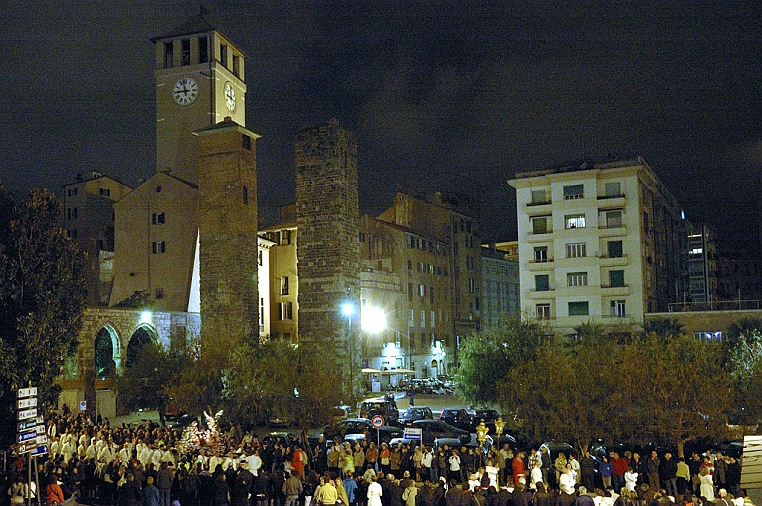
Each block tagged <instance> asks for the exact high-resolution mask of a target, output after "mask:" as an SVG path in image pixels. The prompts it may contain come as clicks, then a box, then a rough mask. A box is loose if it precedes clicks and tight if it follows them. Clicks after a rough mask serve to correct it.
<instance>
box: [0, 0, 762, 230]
mask: <svg viewBox="0 0 762 506" xmlns="http://www.w3.org/2000/svg"><path fill="white" fill-rule="evenodd" d="M204 5H205V6H206V7H207V8H208V9H209V10H210V11H211V13H210V14H209V15H208V16H207V18H208V19H209V20H210V22H211V23H212V24H213V25H215V26H216V27H217V28H218V29H219V30H220V31H221V32H222V33H224V34H226V35H227V36H228V37H230V38H231V40H233V41H234V42H235V43H236V44H237V45H238V46H239V47H240V48H241V49H242V50H243V51H244V52H246V53H247V54H248V56H249V59H248V60H247V62H246V76H247V78H246V81H247V85H248V90H249V91H248V94H247V98H246V102H247V128H248V129H249V130H252V131H254V132H256V133H258V134H260V135H262V138H261V139H260V140H259V141H258V168H259V178H260V183H259V184H260V187H259V191H260V204H261V206H262V213H264V215H265V216H273V215H274V209H276V207H277V206H278V205H281V204H285V203H288V202H290V201H292V200H293V198H294V197H293V138H294V134H295V132H296V131H297V130H298V129H300V128H301V127H303V126H305V125H316V124H321V123H324V122H326V121H328V120H329V119H330V118H332V117H335V118H337V119H339V121H340V122H341V124H342V125H343V126H345V127H347V128H349V129H351V130H354V131H355V132H356V133H357V135H358V141H359V156H360V162H359V178H360V202H361V204H360V205H361V211H362V212H365V213H370V214H377V213H379V212H380V211H381V210H383V209H384V208H386V207H388V206H389V205H391V203H392V197H393V195H394V192H395V190H396V189H398V188H399V189H401V190H404V191H406V192H408V193H412V194H414V195H415V194H419V193H422V192H433V191H437V190H443V191H450V190H454V191H461V192H464V193H467V194H470V195H472V196H473V197H476V198H477V199H478V201H479V202H480V203H481V212H482V221H483V225H484V235H485V237H486V238H488V239H502V240H506V239H515V237H516V230H515V220H516V218H515V214H516V209H515V199H514V196H513V190H512V189H511V188H510V187H509V186H508V185H507V184H506V180H507V179H509V178H510V177H512V175H513V174H514V173H515V172H516V171H525V170H535V169H540V168H542V167H544V166H547V165H555V164H558V163H561V162H565V161H570V160H574V159H579V158H581V157H585V156H593V155H604V156H605V155H607V154H608V153H612V154H614V155H615V156H619V157H631V156H637V155H640V156H642V157H643V158H644V159H645V160H646V161H647V162H648V163H649V164H650V165H651V167H652V168H653V169H654V171H655V172H656V173H657V175H658V176H659V177H660V178H661V179H662V180H663V181H664V182H665V183H666V184H667V186H668V187H669V188H670V190H671V191H672V193H673V194H674V195H675V197H676V198H677V199H678V201H679V202H680V203H681V204H682V205H683V207H684V208H685V210H686V213H687V215H688V218H689V219H691V220H692V221H697V222H698V221H702V220H705V221H707V222H709V223H710V224H712V225H714V226H715V227H716V228H717V229H718V231H719V232H721V234H723V235H724V236H726V237H732V238H734V239H738V238H741V237H744V236H745V235H746V233H747V232H748V231H749V230H750V228H756V225H755V226H754V227H750V222H749V217H750V216H751V214H750V213H752V210H753V209H754V208H755V207H756V202H757V201H758V199H759V195H760V194H762V192H760V191H759V190H760V188H762V186H761V184H762V6H761V5H760V3H759V2H756V1H738V2H735V1H716V2H704V1H694V0H684V1H680V2H672V1H659V2H645V1H619V0H612V1H607V2H603V1H584V0H577V1H572V2H558V1H543V2H540V1H537V2H507V1H491V2H490V1H485V2H457V1H416V0H407V1H383V0H376V1H352V0H347V1H344V2H338V1H323V0H299V1H289V0H277V1H272V0H261V1H244V0H236V1H234V0H230V1H227V0H213V1H210V0H207V1H205V2H204ZM198 6H199V4H198V2H196V1H186V0H174V1H173V0H154V1H148V0H146V1H137V0H135V1H120V0H111V1H108V0H89V1H88V0H74V1H66V2H64V1H60V0H53V1H43V0H29V1H27V2H3V9H2V18H3V23H2V25H3V31H2V34H1V35H0V40H2V44H1V45H0V47H2V48H3V55H4V58H3V66H4V68H3V71H2V72H0V114H1V116H0V181H2V182H3V184H4V185H5V186H6V188H8V189H10V190H12V191H14V192H16V193H18V194H22V195H23V194H24V193H25V192H26V191H27V190H29V189H30V188H31V187H33V186H47V187H49V188H51V189H52V190H53V191H54V192H55V193H57V194H60V193H61V187H62V185H63V184H65V183H69V182H72V181H73V179H74V177H75V175H76V174H77V173H82V174H84V173H86V172H88V171H90V170H99V171H101V172H103V173H104V174H106V175H110V176H112V177H114V178H115V179H118V180H120V181H122V182H124V183H126V184H129V185H132V186H135V185H137V182H138V180H139V178H145V177H148V176H150V175H151V174H153V173H154V172H155V167H154V164H155V158H154V150H155V141H154V121H155V107H154V78H153V66H154V46H153V44H152V43H151V42H150V41H149V38H150V37H152V36H155V35H159V34H162V33H165V32H167V31H169V30H171V29H173V28H175V27H176V26H179V25H180V24H182V23H183V22H185V21H187V20H188V19H190V18H191V17H193V16H195V15H197V14H198V12H199V8H198ZM755 219H756V218H755Z"/></svg>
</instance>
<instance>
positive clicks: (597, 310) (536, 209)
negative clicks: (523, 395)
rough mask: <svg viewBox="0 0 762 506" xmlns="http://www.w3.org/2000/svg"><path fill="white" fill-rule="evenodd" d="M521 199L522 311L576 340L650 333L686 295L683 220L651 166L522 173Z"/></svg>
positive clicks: (590, 164)
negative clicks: (644, 328)
mask: <svg viewBox="0 0 762 506" xmlns="http://www.w3.org/2000/svg"><path fill="white" fill-rule="evenodd" d="M508 183H509V184H510V185H511V186H512V187H513V188H515V189H516V206H517V215H518V237H519V261H520V268H519V270H520V277H521V280H520V287H521V306H522V311H525V312H527V313H530V314H534V315H536V317H537V318H540V319H547V320H550V322H551V324H552V326H553V327H554V328H555V329H556V330H558V331H560V332H562V333H568V334H574V333H575V330H574V329H575V327H577V326H579V325H580V324H582V323H585V322H596V323H602V324H615V323H616V324H619V323H630V322H633V323H635V322H636V323H642V322H643V317H644V316H643V315H644V314H645V313H648V312H656V311H660V310H662V311H663V310H666V309H667V307H668V304H669V303H670V302H674V301H677V300H680V297H681V296H682V294H683V291H684V290H685V289H686V273H687V269H686V266H685V258H684V254H683V252H684V251H685V243H686V238H687V234H686V231H685V225H684V217H683V214H682V211H681V209H680V207H679V206H678V204H677V202H676V201H675V199H674V198H673V197H672V195H671V194H670V193H669V191H668V190H667V188H666V187H665V186H664V185H663V184H662V183H661V181H659V179H658V178H657V176H656V175H655V173H654V172H653V171H652V170H651V168H650V167H649V166H648V165H647V164H646V162H645V161H644V160H643V159H642V158H637V159H633V160H619V161H605V162H600V163H598V162H594V161H586V162H582V163H574V164H570V165H562V166H557V167H551V168H548V169H544V170H538V171H532V172H523V173H518V174H516V177H515V178H514V179H512V180H510V181H509V182H508Z"/></svg>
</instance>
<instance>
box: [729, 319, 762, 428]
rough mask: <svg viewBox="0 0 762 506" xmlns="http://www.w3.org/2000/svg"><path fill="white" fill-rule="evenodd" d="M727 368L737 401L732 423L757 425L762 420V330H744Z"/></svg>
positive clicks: (735, 345) (730, 350) (734, 345)
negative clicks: (734, 387)
mask: <svg viewBox="0 0 762 506" xmlns="http://www.w3.org/2000/svg"><path fill="white" fill-rule="evenodd" d="M727 366H728V371H729V372H730V375H731V377H732V378H733V383H734V385H735V386H736V393H737V398H738V400H737V402H736V406H737V408H738V409H737V412H734V413H731V417H732V419H731V422H733V423H740V424H743V425H757V424H758V423H759V420H761V419H762V331H760V330H758V329H757V328H756V327H753V328H750V329H747V330H744V331H741V332H740V334H738V335H737V336H736V337H735V339H734V343H733V346H732V347H731V348H730V349H729V351H728V363H727Z"/></svg>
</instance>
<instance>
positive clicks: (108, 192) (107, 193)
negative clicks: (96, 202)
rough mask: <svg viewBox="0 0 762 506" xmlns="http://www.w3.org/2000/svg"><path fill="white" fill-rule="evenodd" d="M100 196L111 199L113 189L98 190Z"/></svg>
mask: <svg viewBox="0 0 762 506" xmlns="http://www.w3.org/2000/svg"><path fill="white" fill-rule="evenodd" d="M98 195H101V196H103V197H110V196H111V189H110V188H98Z"/></svg>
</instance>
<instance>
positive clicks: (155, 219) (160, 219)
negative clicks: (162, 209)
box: [151, 213, 165, 225]
mask: <svg viewBox="0 0 762 506" xmlns="http://www.w3.org/2000/svg"><path fill="white" fill-rule="evenodd" d="M164 219H165V218H164V213H153V214H152V215H151V223H153V224H154V225H162V224H163V223H164Z"/></svg>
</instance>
